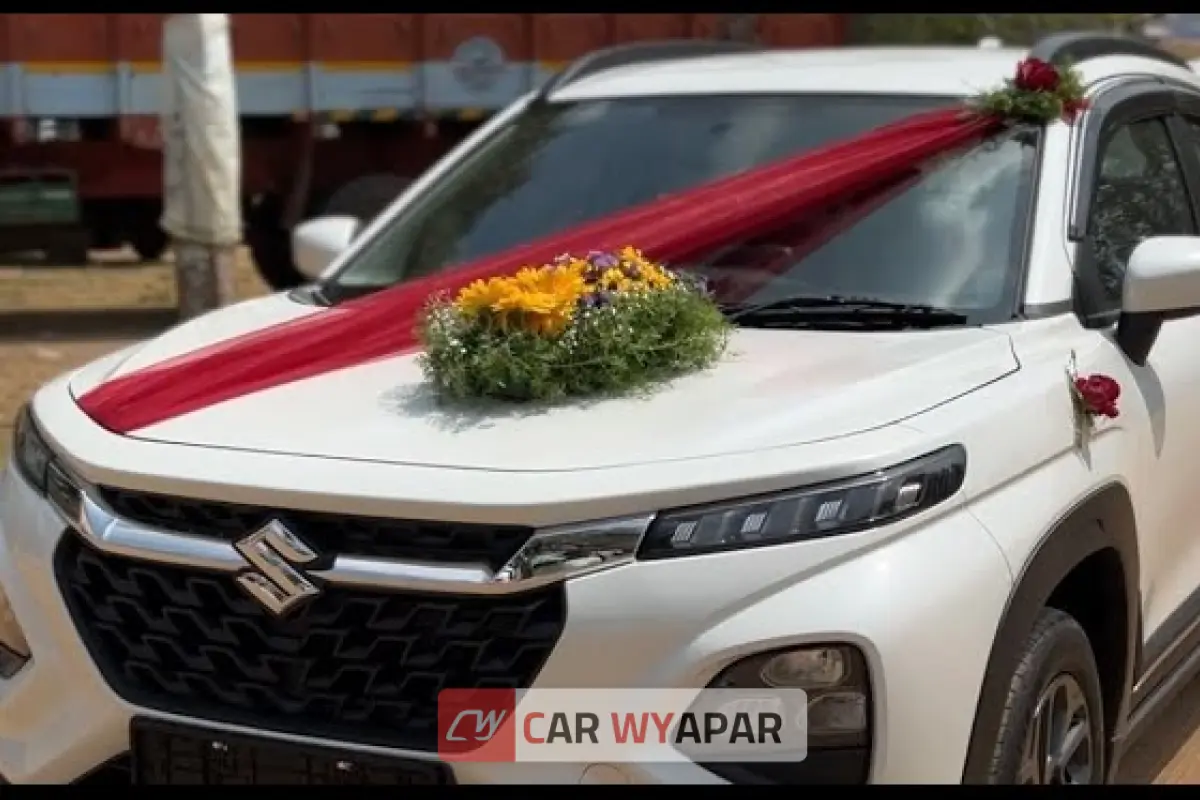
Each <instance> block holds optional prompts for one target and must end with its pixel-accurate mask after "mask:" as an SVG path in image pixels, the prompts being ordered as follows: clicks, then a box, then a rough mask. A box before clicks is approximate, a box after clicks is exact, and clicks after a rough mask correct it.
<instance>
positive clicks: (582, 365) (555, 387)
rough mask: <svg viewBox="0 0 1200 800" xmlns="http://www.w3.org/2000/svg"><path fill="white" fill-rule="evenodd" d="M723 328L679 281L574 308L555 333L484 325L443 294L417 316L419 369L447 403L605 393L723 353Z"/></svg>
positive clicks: (699, 296)
mask: <svg viewBox="0 0 1200 800" xmlns="http://www.w3.org/2000/svg"><path fill="white" fill-rule="evenodd" d="M729 330H730V326H729V323H728V322H727V321H726V319H725V317H724V315H723V314H722V313H721V311H720V309H718V308H717V307H716V306H715V305H714V304H713V303H712V302H711V301H710V300H709V299H708V297H707V296H706V295H705V293H704V292H703V291H701V290H700V289H699V288H697V287H695V286H693V285H690V284H688V283H687V282H685V281H682V280H681V281H678V282H677V283H676V284H674V285H673V286H671V287H668V288H665V289H659V290H655V291H646V292H632V293H617V294H614V295H613V296H612V299H611V301H610V302H607V303H605V304H603V305H600V306H598V307H593V308H581V310H580V311H579V312H578V313H576V314H575V315H574V317H573V318H572V321H571V322H570V324H568V326H567V327H566V328H565V329H564V330H563V331H562V332H561V333H558V334H555V335H547V334H544V333H537V332H533V331H527V330H519V329H517V330H503V329H500V328H497V327H495V326H490V325H486V324H483V323H481V322H480V321H479V320H478V319H477V318H476V319H472V318H471V317H469V316H468V315H464V314H462V313H461V312H460V311H459V310H458V309H457V308H456V307H455V306H454V305H453V304H452V303H450V302H448V301H447V300H446V299H445V298H442V299H440V300H436V301H434V302H433V303H431V305H430V306H429V308H428V309H427V311H426V314H425V316H424V317H423V319H422V321H421V327H420V333H421V339H422V341H423V342H424V344H425V353H424V355H422V356H421V368H422V370H423V371H424V373H425V377H426V379H427V380H429V381H430V382H431V383H432V384H433V385H434V387H435V388H436V389H437V390H438V392H439V394H441V395H442V396H443V397H446V398H447V399H451V400H465V399H470V398H481V397H487V398H493V399H499V400H507V401H514V402H527V401H555V400H563V399H567V398H573V397H586V396H590V395H611V394H619V393H626V392H632V391H636V390H640V389H645V388H647V387H649V386H650V385H652V384H654V383H657V382H659V381H663V380H667V379H670V378H673V377H676V376H678V375H683V374H686V373H688V372H692V371H695V370H698V369H703V368H705V367H708V366H710V365H711V364H713V363H714V362H715V361H716V360H717V359H718V358H719V357H720V355H721V354H722V353H723V352H724V350H725V346H726V343H727V341H728V335H729Z"/></svg>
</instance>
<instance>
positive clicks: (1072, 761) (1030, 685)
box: [988, 608, 1105, 786]
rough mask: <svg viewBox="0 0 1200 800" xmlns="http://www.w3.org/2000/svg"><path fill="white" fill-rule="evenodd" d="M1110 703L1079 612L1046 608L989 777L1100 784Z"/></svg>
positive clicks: (1029, 642) (1015, 683)
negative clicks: (1106, 702)
mask: <svg viewBox="0 0 1200 800" xmlns="http://www.w3.org/2000/svg"><path fill="white" fill-rule="evenodd" d="M1104 739H1105V734H1104V705H1103V698H1102V695H1101V692H1100V677H1099V671H1098V669H1097V667H1096V659H1095V656H1094V655H1093V653H1092V647H1091V644H1090V643H1089V642H1088V638H1087V634H1086V633H1084V631H1083V628H1081V627H1080V626H1079V623H1078V622H1076V621H1075V619H1074V618H1073V617H1071V616H1070V615H1068V614H1064V613H1063V612H1061V611H1058V610H1057V609H1053V608H1046V609H1042V611H1041V613H1040V614H1039V615H1038V618H1037V621H1036V622H1035V624H1034V626H1033V630H1032V631H1031V632H1030V633H1029V636H1028V637H1027V638H1026V640H1025V645H1024V648H1023V650H1022V654H1021V658H1020V660H1019V662H1018V664H1017V669H1016V671H1015V672H1014V673H1013V676H1012V681H1011V683H1010V684H1009V692H1008V699H1007V702H1006V704H1005V709H1004V715H1003V717H1002V719H1001V721H1000V732H999V737H998V738H997V741H996V747H995V750H994V751H993V755H992V764H991V769H990V770H989V773H988V783H993V784H1029V785H1049V786H1062V785H1076V784H1100V783H1104V780H1105V746H1104Z"/></svg>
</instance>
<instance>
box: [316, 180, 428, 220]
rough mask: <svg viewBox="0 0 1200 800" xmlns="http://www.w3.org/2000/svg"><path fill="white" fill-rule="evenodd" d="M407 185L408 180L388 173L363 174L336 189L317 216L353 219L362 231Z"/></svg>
mask: <svg viewBox="0 0 1200 800" xmlns="http://www.w3.org/2000/svg"><path fill="white" fill-rule="evenodd" d="M410 183H412V181H411V180H410V179H408V178H402V177H400V176H399V175H392V174H390V173H379V174H377V175H363V176H362V177H361V178H355V179H354V180H352V181H350V182H349V183H346V184H343V185H342V186H340V187H338V189H337V190H336V191H334V193H333V194H331V195H330V196H329V200H328V202H326V203H325V207H324V208H323V209H321V213H322V214H323V215H327V216H334V215H338V216H341V215H344V216H348V217H357V218H358V219H359V221H360V222H362V225H363V227H364V228H365V227H366V226H367V225H369V224H370V223H371V222H372V221H373V220H374V219H375V218H376V217H377V216H379V215H380V214H381V213H382V212H383V210H384V209H385V208H387V207H388V206H389V205H391V203H392V201H393V200H395V199H396V198H397V197H399V196H400V193H401V192H403V191H404V190H405V189H407V188H408V185H409V184H410Z"/></svg>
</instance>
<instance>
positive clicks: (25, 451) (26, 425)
mask: <svg viewBox="0 0 1200 800" xmlns="http://www.w3.org/2000/svg"><path fill="white" fill-rule="evenodd" d="M53 459H54V456H53V454H52V453H51V452H50V448H49V447H48V446H47V445H46V441H45V439H43V438H42V435H41V434H40V433H39V432H38V429H37V427H36V426H35V425H34V424H33V414H32V413H31V412H30V411H29V406H28V405H26V406H24V407H23V408H22V409H21V410H20V411H19V412H17V422H16V427H15V428H13V463H14V464H16V466H17V471H18V472H19V473H20V474H21V477H23V478H24V479H25V480H26V481H27V482H28V483H29V485H30V486H32V487H33V488H34V489H35V490H36V491H37V492H38V494H45V493H46V472H47V470H48V469H49V467H50V462H51V461H52V460H53Z"/></svg>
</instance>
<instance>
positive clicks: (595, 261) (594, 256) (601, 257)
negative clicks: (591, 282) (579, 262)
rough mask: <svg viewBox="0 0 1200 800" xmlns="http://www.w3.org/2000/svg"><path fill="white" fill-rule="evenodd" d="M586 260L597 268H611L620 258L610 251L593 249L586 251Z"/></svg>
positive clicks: (618, 262)
mask: <svg viewBox="0 0 1200 800" xmlns="http://www.w3.org/2000/svg"><path fill="white" fill-rule="evenodd" d="M587 260H588V261H589V262H591V264H592V266H594V267H598V268H599V269H612V268H613V267H615V266H617V265H618V264H620V263H621V261H620V259H618V258H617V257H616V256H614V255H613V254H612V253H602V252H600V251H599V250H593V251H592V252H590V253H588V254H587Z"/></svg>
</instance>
